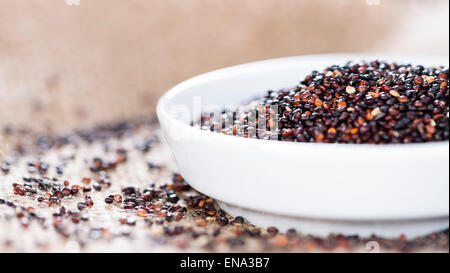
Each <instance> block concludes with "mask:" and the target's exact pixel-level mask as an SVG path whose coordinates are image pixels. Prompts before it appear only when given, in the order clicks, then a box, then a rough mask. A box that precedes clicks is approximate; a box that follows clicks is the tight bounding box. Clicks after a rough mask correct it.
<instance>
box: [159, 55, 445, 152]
mask: <svg viewBox="0 0 450 273" xmlns="http://www.w3.org/2000/svg"><path fill="white" fill-rule="evenodd" d="M416 56H418V58H419V59H425V58H432V59H438V58H442V56H440V55H431V54H430V55H416ZM331 57H333V58H336V57H338V58H344V59H349V61H354V60H364V59H383V60H388V61H389V60H399V61H400V60H403V59H405V60H406V59H408V58H411V55H395V56H394V55H392V54H380V53H376V54H367V53H362V54H356V53H331V54H310V55H309V54H308V55H299V56H289V57H282V58H273V59H265V60H261V61H256V62H249V63H243V64H238V65H233V66H228V67H224V68H220V69H217V70H213V71H210V72H207V73H203V74H200V75H197V76H195V77H192V78H189V79H187V80H184V81H182V82H180V83H178V84H176V85H175V86H173V87H172V88H170V89H169V90H168V91H167V92H165V93H164V94H163V95H162V96H161V97H160V99H159V100H158V103H157V106H156V113H157V116H158V118H159V119H161V118H164V119H165V120H168V121H169V122H170V123H172V124H176V125H177V126H181V127H182V128H183V129H184V130H188V131H189V132H190V133H193V134H198V135H199V136H203V137H209V138H211V137H212V138H217V139H218V140H221V141H239V142H242V141H243V142H244V143H248V144H257V143H260V144H264V143H266V144H268V145H271V146H274V145H283V146H286V147H290V148H293V147H309V146H311V145H312V146H313V147H317V146H323V147H327V146H329V145H333V146H334V147H345V148H348V147H352V149H364V150H366V151H367V149H368V148H370V149H373V148H375V149H374V150H383V149H392V148H394V149H396V150H397V149H411V148H426V149H429V148H430V146H432V147H436V148H444V147H448V146H449V144H450V142H449V141H448V140H447V141H446V140H443V141H431V142H417V143H397V144H368V143H361V144H356V143H316V142H291V141H274V140H266V139H256V138H244V137H236V136H232V135H224V134H218V133H215V132H211V131H206V130H201V129H200V128H198V127H193V126H190V125H188V124H186V123H183V122H181V121H179V120H177V119H175V118H173V117H172V116H171V115H170V114H169V113H168V111H167V107H168V105H169V102H170V100H171V99H173V98H175V97H176V96H177V95H179V94H180V93H182V92H183V91H185V90H186V89H188V88H190V87H193V86H196V85H199V84H202V83H206V82H211V81H214V80H217V79H223V78H225V77H231V76H233V75H239V74H243V73H245V72H246V71H245V70H247V69H248V68H254V69H257V70H260V71H262V70H271V69H274V64H277V65H278V67H282V66H286V64H285V63H287V64H288V65H289V64H290V65H293V63H295V62H298V61H301V60H302V59H314V58H331ZM416 58H417V57H416ZM445 60H446V61H447V63H443V64H441V65H443V66H447V67H448V59H445ZM410 63H413V62H410ZM258 66H260V67H258ZM269 66H270V67H269ZM246 73H249V72H248V71H247V72H246ZM251 73H257V72H255V71H253V72H251ZM280 88H282V87H280ZM268 89H269V88H268ZM269 143H270V144H269ZM288 145H289V146H288ZM292 145H294V146H292Z"/></svg>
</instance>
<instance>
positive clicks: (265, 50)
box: [0, 0, 449, 132]
mask: <svg viewBox="0 0 450 273" xmlns="http://www.w3.org/2000/svg"><path fill="white" fill-rule="evenodd" d="M333 52H378V53H417V54H430V53H431V54H438V55H441V56H442V57H443V58H447V59H448V56H449V1H448V0H429V1H426V0H314V1H307V0H305V1H302V0H226V1H225V0H222V1H221V0H127V1H123V0H95V1H93V0H32V1H31V0H30V1H17V0H0V126H6V125H12V126H14V127H22V126H27V127H33V128H35V129H38V130H42V131H53V132H56V131H67V130H70V129H72V128H81V127H88V126H91V125H93V124H98V123H101V122H105V121H113V120H117V119H127V118H133V117H138V116H148V115H152V114H153V113H154V112H155V105H156V102H157V99H158V97H159V96H160V95H161V94H162V93H163V92H165V91H166V90H167V89H169V88H170V87H171V86H173V85H175V84H176V83H178V82H180V81H183V80H185V79H188V78H190V77H192V76H195V75H197V74H200V73H204V72H208V71H210V70H214V69H218V68H222V67H226V66H230V65H235V64H240V63H245V62H250V61H256V60H261V59H268V58H276V57H283V56H291V55H302V54H315V53H333Z"/></svg>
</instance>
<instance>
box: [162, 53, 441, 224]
mask: <svg viewBox="0 0 450 273" xmlns="http://www.w3.org/2000/svg"><path fill="white" fill-rule="evenodd" d="M374 59H383V60H389V61H391V60H394V61H398V62H405V63H413V64H424V65H448V59H446V58H438V57H429V56H421V57H417V56H414V57H412V56H402V57H400V56H395V57H392V56H389V57H386V56H380V55H351V54H332V55H328V54H325V55H309V56H299V57H288V58H281V59H273V60H266V61H261V62H255V63H249V64H243V65H238V66H233V67H229V68H225V69H221V70H217V71H213V72H210V73H207V74H203V75H200V76H198V77H195V78H192V79H190V80H187V81H185V82H183V83H180V84H179V85H177V86H175V87H174V88H172V89H171V90H169V91H168V92H167V93H166V94H165V95H164V96H163V97H162V98H161V99H160V101H159V103H158V106H157V114H158V118H159V120H160V123H161V127H162V129H163V132H164V135H165V137H166V140H167V142H168V144H169V146H170V148H171V150H172V152H173V155H174V157H175V160H176V162H177V164H178V167H179V169H180V172H181V173H182V175H183V176H184V177H185V179H186V180H187V181H188V182H189V183H190V184H191V185H192V186H193V187H194V188H195V189H197V190H198V191H200V192H202V193H204V194H207V195H209V196H211V197H214V198H215V199H217V200H220V201H222V202H224V203H227V204H232V205H233V206H237V207H242V208H245V209H249V210H254V211H258V212H265V213H269V214H277V215H280V214H281V215H284V216H288V217H301V218H305V219H322V220H326V221H328V220H338V221H351V222H354V221H362V222H367V221H369V222H371V221H374V222H383V221H410V220H412V221H415V220H419V219H420V220H423V219H443V222H442V221H441V226H442V225H446V226H447V227H448V215H449V142H448V141H445V142H439V143H424V144H399V145H366V144H359V145H354V144H318V143H290V142H282V141H267V140H259V139H246V138H240V137H235V136H227V135H222V134H217V133H212V132H209V131H202V130H199V129H198V128H193V127H191V126H189V124H188V122H189V120H188V119H186V117H185V116H186V115H184V116H183V117H184V121H183V120H180V119H179V118H177V116H178V117H179V116H180V114H182V113H184V114H186V113H189V112H190V111H192V109H193V97H201V100H202V102H201V103H202V105H209V104H216V105H219V106H225V105H229V104H239V103H242V102H245V101H246V100H248V99H249V98H252V97H254V96H255V95H258V94H263V93H264V92H265V91H267V90H269V89H278V88H285V87H292V86H295V85H296V84H298V81H299V80H300V79H302V78H303V77H304V76H305V75H306V74H307V73H310V72H311V71H312V70H320V69H323V68H325V67H326V66H329V65H332V64H344V63H345V62H346V61H349V60H369V61H370V60H374ZM198 114H199V113H194V115H198ZM433 228H436V227H433ZM443 228H445V226H443ZM328 231H329V230H328Z"/></svg>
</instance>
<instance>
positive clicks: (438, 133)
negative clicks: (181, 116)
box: [202, 61, 449, 144]
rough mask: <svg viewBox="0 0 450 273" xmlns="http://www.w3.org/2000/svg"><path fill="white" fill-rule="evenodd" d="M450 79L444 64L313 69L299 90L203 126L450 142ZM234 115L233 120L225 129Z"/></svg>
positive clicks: (345, 139) (319, 138)
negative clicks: (252, 110) (264, 118)
mask: <svg viewBox="0 0 450 273" xmlns="http://www.w3.org/2000/svg"><path fill="white" fill-rule="evenodd" d="M448 78H449V70H448V68H444V67H424V66H421V65H417V66H414V65H411V64H396V63H388V62H384V61H372V62H359V63H352V62H349V63H347V64H345V65H343V66H339V65H333V66H330V67H328V68H327V69H325V70H324V71H323V72H318V71H312V72H311V74H309V75H307V76H306V77H305V78H304V79H303V80H302V81H301V82H300V84H299V85H298V86H296V87H294V88H291V89H282V90H278V91H272V90H270V91H267V92H266V94H265V95H264V96H263V97H261V98H259V99H257V100H255V101H252V102H251V104H250V106H248V107H247V108H246V109H245V110H241V111H224V112H223V113H222V115H221V116H220V119H215V118H214V117H213V116H214V115H213V114H209V113H208V114H205V115H203V116H202V129H205V130H212V131H213V130H215V131H220V132H222V133H224V134H230V135H238V136H243V137H254V138H260V139H278V140H283V141H294V142H323V143H369V144H388V143H415V142H429V141H444V140H448V139H449V117H448V113H449V86H448ZM274 106H275V107H274ZM249 109H258V111H257V112H256V114H255V112H251V111H249ZM271 109H272V110H271ZM273 109H275V110H273ZM270 111H272V113H271V112H270ZM252 115H254V116H252ZM262 116H264V117H266V120H265V121H264V120H263V122H262V123H261V119H260V117H262ZM216 117H217V115H216ZM227 118H229V119H232V122H229V123H227V124H228V125H227V126H225V122H224V120H225V119H227ZM255 120H256V122H253V121H255ZM249 121H250V122H249ZM218 125H221V126H222V127H221V130H217V126H218ZM261 125H262V126H261ZM264 125H265V126H264ZM274 125H278V128H276V126H274ZM270 128H272V130H270ZM274 128H276V129H275V130H274Z"/></svg>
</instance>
